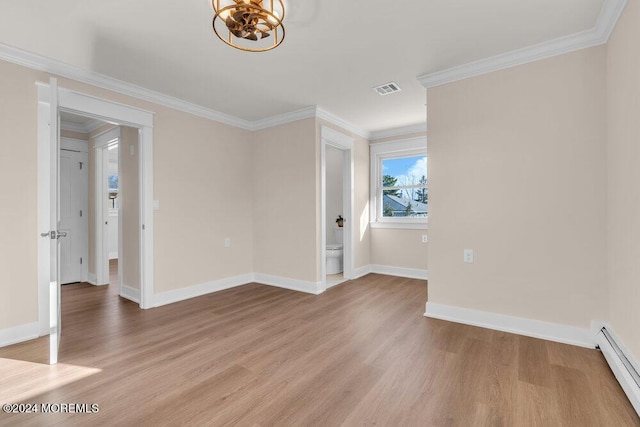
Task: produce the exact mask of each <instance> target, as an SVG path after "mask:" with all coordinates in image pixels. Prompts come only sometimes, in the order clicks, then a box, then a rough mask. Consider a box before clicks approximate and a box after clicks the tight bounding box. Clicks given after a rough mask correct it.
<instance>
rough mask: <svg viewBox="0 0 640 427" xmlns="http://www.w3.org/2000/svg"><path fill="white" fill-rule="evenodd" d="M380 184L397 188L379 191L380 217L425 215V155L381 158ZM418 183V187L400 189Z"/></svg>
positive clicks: (426, 198) (426, 193) (426, 212)
mask: <svg viewBox="0 0 640 427" xmlns="http://www.w3.org/2000/svg"><path fill="white" fill-rule="evenodd" d="M382 176H383V178H382V186H383V187H401V188H396V189H393V190H382V216H383V217H410V218H426V216H427V214H428V209H427V207H428V206H427V204H428V198H429V193H428V190H427V157H426V156H413V157H401V158H394V159H383V160H382ZM415 185H419V186H420V187H418V188H402V187H406V186H415Z"/></svg>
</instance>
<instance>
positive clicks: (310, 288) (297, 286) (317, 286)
mask: <svg viewBox="0 0 640 427" xmlns="http://www.w3.org/2000/svg"><path fill="white" fill-rule="evenodd" d="M253 281H254V282H256V283H262V284H263V285H270V286H276V287H278V288H284V289H290V290H292V291H299V292H305V293H307V294H313V295H319V294H321V293H323V292H324V291H325V290H324V289H322V282H307V281H306V280H298V279H289V278H286V277H279V276H271V275H269V274H262V273H255V274H254V275H253Z"/></svg>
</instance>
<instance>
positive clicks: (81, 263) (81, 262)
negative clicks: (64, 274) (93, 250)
mask: <svg viewBox="0 0 640 427" xmlns="http://www.w3.org/2000/svg"><path fill="white" fill-rule="evenodd" d="M80 265H82V257H80Z"/></svg>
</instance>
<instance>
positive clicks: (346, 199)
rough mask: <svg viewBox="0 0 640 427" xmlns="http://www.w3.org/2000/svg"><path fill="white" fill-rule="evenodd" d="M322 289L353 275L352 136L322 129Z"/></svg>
mask: <svg viewBox="0 0 640 427" xmlns="http://www.w3.org/2000/svg"><path fill="white" fill-rule="evenodd" d="M320 157H321V165H322V167H321V170H322V172H321V173H322V203H321V205H322V206H321V227H320V229H321V248H320V254H321V259H320V264H321V279H322V289H323V290H325V289H329V288H331V287H333V286H336V285H339V284H340V283H343V282H346V281H348V280H351V279H352V278H353V258H354V256H353V232H352V229H353V224H354V217H353V138H351V137H349V136H347V135H344V134H342V133H340V132H337V131H335V130H333V129H331V128H329V127H326V126H322V128H321V156H320Z"/></svg>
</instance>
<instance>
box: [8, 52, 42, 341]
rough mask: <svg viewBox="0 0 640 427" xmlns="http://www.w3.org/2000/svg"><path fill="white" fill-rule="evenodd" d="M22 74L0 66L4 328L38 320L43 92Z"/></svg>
mask: <svg viewBox="0 0 640 427" xmlns="http://www.w3.org/2000/svg"><path fill="white" fill-rule="evenodd" d="M20 70H23V69H21V68H19V67H16V66H9V65H8V64H6V63H2V62H0V76H2V78H1V79H0V94H2V95H1V96H0V144H2V149H0V182H2V183H3V185H0V200H2V202H1V203H0V221H2V223H3V224H4V225H5V226H4V227H3V233H2V234H3V236H2V239H0V271H2V275H3V277H2V280H0V329H3V328H7V327H10V326H16V325H21V324H25V323H30V322H35V321H37V320H38V305H37V300H38V288H37V286H36V284H37V271H38V270H37V256H38V253H37V244H38V240H37V239H38V231H39V230H38V229H37V223H36V221H37V216H36V215H37V210H36V204H37V195H36V189H37V181H36V179H37V165H36V158H37V157H36V156H37V151H36V148H37V147H36V141H37V129H38V127H37V121H36V113H37V105H36V101H37V93H36V86H35V84H34V82H33V81H28V80H25V78H24V76H23V73H20V72H16V71H20ZM42 231H45V230H42Z"/></svg>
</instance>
